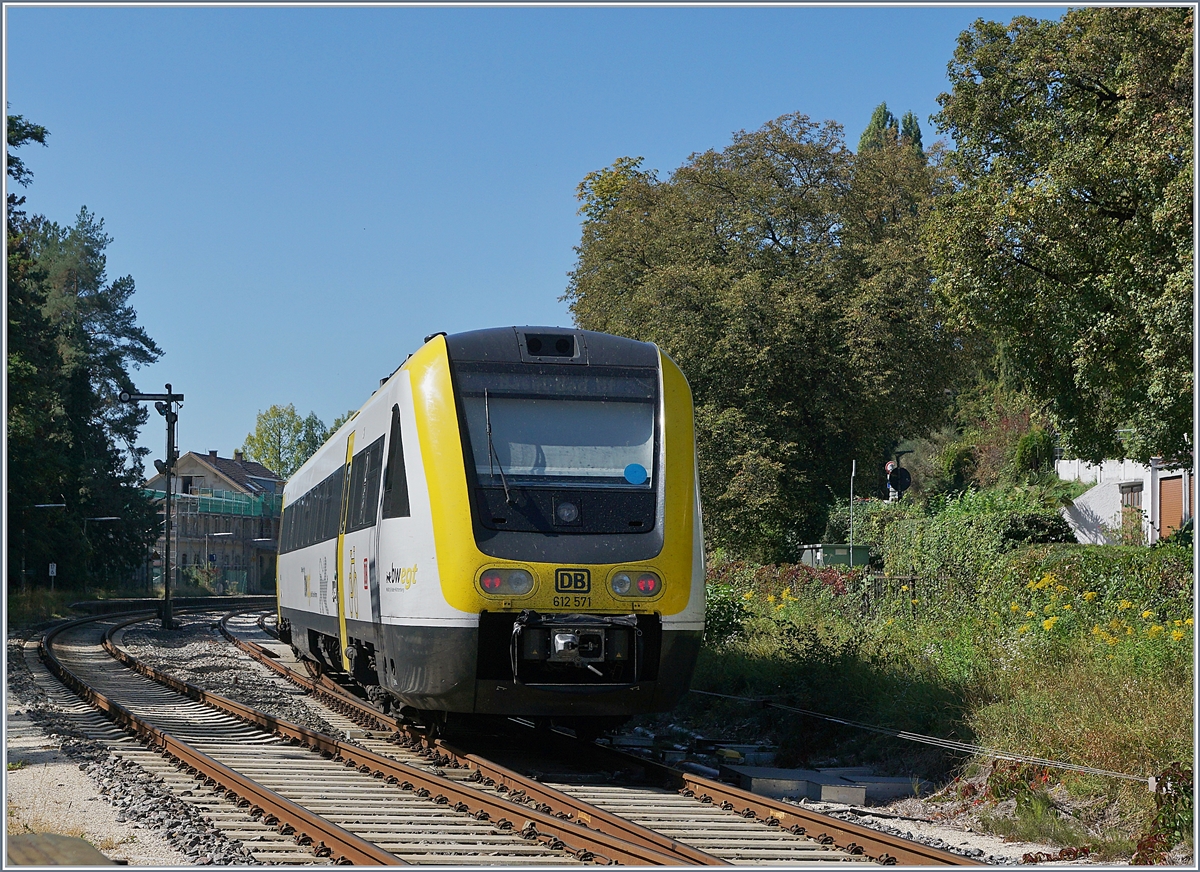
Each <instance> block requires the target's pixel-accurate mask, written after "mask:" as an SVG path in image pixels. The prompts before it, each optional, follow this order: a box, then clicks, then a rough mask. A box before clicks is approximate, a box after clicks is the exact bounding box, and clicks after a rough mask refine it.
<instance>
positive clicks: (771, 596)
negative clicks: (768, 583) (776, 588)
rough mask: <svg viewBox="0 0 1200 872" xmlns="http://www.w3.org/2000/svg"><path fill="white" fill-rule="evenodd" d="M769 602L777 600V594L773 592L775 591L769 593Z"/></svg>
mask: <svg viewBox="0 0 1200 872" xmlns="http://www.w3.org/2000/svg"><path fill="white" fill-rule="evenodd" d="M767 602H769V603H773V602H775V594H773V593H769V594H767Z"/></svg>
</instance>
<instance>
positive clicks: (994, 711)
mask: <svg viewBox="0 0 1200 872" xmlns="http://www.w3.org/2000/svg"><path fill="white" fill-rule="evenodd" d="M709 591H710V610H709V616H710V625H709V626H710V632H709V635H708V638H707V640H706V645H705V649H704V651H703V652H702V656H701V659H700V663H699V666H698V669H697V674H696V678H695V679H694V681H693V687H694V688H696V689H699V690H707V691H713V692H718V693H727V694H733V695H737V696H743V697H752V698H756V699H759V698H770V699H772V700H773V701H777V702H781V703H784V704H786V705H790V706H794V707H796V708H801V709H807V710H812V711H819V712H823V713H826V714H829V715H833V716H835V717H841V718H846V719H850V720H856V721H861V722H867V723H870V724H873V725H876V726H880V727H888V728H893V729H900V730H909V731H913V732H920V733H924V734H927V735H932V736H937V737H941V738H951V739H957V740H960V741H966V742H971V743H975V744H978V745H982V746H984V747H987V748H992V749H996V750H1000V751H1007V752H1012V753H1021V754H1027V755H1032V756H1038V757H1045V758H1049V759H1056V760H1062V761H1064V762H1069V763H1074V764H1078V765H1084V766H1089V767H1094V768H1100V769H1106V770H1112V771H1117V772H1123V773H1128V774H1131V775H1138V776H1142V777H1148V776H1151V775H1155V774H1156V773H1159V772H1161V771H1163V770H1164V769H1165V768H1166V767H1167V766H1168V765H1169V764H1170V763H1171V762H1173V761H1176V760H1185V761H1190V760H1191V757H1192V725H1193V711H1192V699H1193V693H1192V690H1193V671H1194V670H1193V661H1192V651H1193V635H1194V618H1193V615H1192V576H1191V557H1190V551H1184V550H1182V549H1179V550H1175V551H1172V550H1169V549H1160V550H1156V551H1150V550H1147V549H1120V548H1099V547H1092V546H1075V545H1054V546H1040V547H1035V548H1028V549H1024V550H1021V551H1018V552H1015V553H1013V554H1010V555H1007V556H1006V557H1004V558H1003V559H1000V560H998V561H995V562H994V563H993V564H992V565H991V566H989V567H988V568H987V571H986V574H985V576H984V583H982V584H976V583H974V582H973V583H971V584H969V585H962V586H955V585H953V584H948V585H947V584H943V585H941V586H939V587H934V586H932V585H930V584H929V583H925V584H921V583H920V582H919V580H916V583H914V580H912V579H896V580H894V581H892V582H891V583H889V584H886V585H882V586H880V585H877V584H876V585H871V584H869V583H868V582H866V581H864V580H863V578H862V576H861V573H858V572H856V573H853V574H851V573H841V572H839V571H837V570H813V569H811V568H808V567H795V566H782V567H774V566H770V567H758V566H754V565H751V564H746V563H739V562H734V561H728V560H723V559H721V558H720V556H718V557H717V559H715V560H713V561H712V564H711V566H710V575H709ZM868 592H870V594H871V595H870V596H868V595H867V594H868ZM679 713H681V714H683V715H685V716H689V717H691V718H693V719H694V721H695V722H696V723H699V724H700V725H701V726H703V727H705V728H707V729H711V730H714V731H715V730H718V729H725V730H727V729H728V724H729V723H730V722H731V720H730V719H732V722H733V723H737V724H740V727H741V732H742V735H743V737H748V736H755V735H757V736H761V737H769V738H770V739H771V740H772V741H774V742H777V743H779V745H780V746H781V754H780V760H779V762H780V764H781V765H819V764H821V763H826V764H828V763H830V762H832V761H837V762H838V763H840V764H842V765H848V764H849V763H852V762H853V763H863V762H870V763H873V764H875V765H876V766H878V767H879V768H881V769H882V770H884V771H889V772H891V773H892V774H901V775H921V776H923V777H930V776H934V777H936V776H938V775H942V776H946V775H949V774H951V773H953V772H956V771H961V770H962V769H963V768H964V767H965V766H966V765H967V764H969V763H970V762H971V761H969V760H968V759H966V758H964V757H962V756H957V755H953V754H947V753H943V752H940V751H937V750H936V749H930V748H928V747H926V746H921V745H913V744H909V743H904V742H901V741H899V740H896V739H892V738H887V737H882V736H878V735H875V734H871V733H867V732H861V731H854V730H848V729H847V728H845V727H841V726H836V725H831V724H829V723H826V722H822V721H820V720H818V719H815V718H812V717H807V716H803V715H797V714H794V713H788V712H781V711H778V710H774V709H755V708H754V707H748V706H747V705H746V704H745V703H744V702H736V701H720V700H717V701H716V702H715V703H714V701H713V699H712V698H711V697H699V698H697V697H696V696H695V695H692V696H691V697H690V698H689V699H688V700H686V701H685V703H684V706H683V707H682V708H681V710H680V712H679ZM977 762H984V761H977ZM1189 765H1190V764H1189ZM1058 776H1061V781H1062V784H1063V785H1064V787H1065V789H1067V790H1068V791H1071V792H1074V793H1076V794H1078V795H1080V796H1086V797H1091V798H1094V799H1096V800H1097V801H1102V804H1104V806H1105V808H1107V809H1108V811H1107V812H1106V814H1108V815H1109V817H1110V820H1109V821H1108V824H1109V825H1110V826H1116V827H1117V828H1118V829H1119V830H1120V831H1122V832H1124V833H1126V834H1127V835H1131V836H1132V835H1136V834H1137V833H1138V832H1144V831H1145V827H1146V826H1147V825H1148V823H1149V819H1150V818H1151V817H1152V816H1153V812H1154V806H1153V802H1152V800H1151V797H1150V795H1149V794H1148V792H1147V791H1146V788H1145V786H1144V785H1142V786H1141V787H1140V788H1139V787H1137V786H1136V785H1134V786H1133V787H1132V788H1130V787H1129V786H1128V785H1127V784H1123V783H1121V782H1113V781H1104V780H1100V781H1098V780H1097V779H1096V778H1094V777H1091V776H1088V777H1084V776H1079V775H1070V774H1063V773H1056V777H1058ZM1030 808H1033V806H1032V805H1031V806H1030ZM1067 829H1070V828H1069V827H1068V828H1067ZM1065 831H1066V830H1064V832H1065Z"/></svg>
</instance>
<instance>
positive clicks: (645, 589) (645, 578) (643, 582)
mask: <svg viewBox="0 0 1200 872" xmlns="http://www.w3.org/2000/svg"><path fill="white" fill-rule="evenodd" d="M637 589H638V593H640V594H641V595H642V596H653V595H654V594H656V593H658V577H657V576H654V575H650V574H649V573H646V574H644V575H639V576H638V580H637Z"/></svg>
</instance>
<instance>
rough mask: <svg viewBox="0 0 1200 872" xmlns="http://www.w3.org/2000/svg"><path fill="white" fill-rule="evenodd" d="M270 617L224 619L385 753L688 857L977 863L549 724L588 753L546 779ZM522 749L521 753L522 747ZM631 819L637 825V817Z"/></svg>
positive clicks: (570, 753) (564, 750) (539, 765)
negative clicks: (293, 636) (400, 750)
mask: <svg viewBox="0 0 1200 872" xmlns="http://www.w3.org/2000/svg"><path fill="white" fill-rule="evenodd" d="M264 618H265V616H264V617H260V618H258V619H257V620H253V619H252V618H251V617H249V616H248V615H241V616H237V617H233V616H231V617H229V618H227V619H226V620H225V621H223V622H222V628H223V632H225V633H226V635H227V637H228V638H230V639H231V640H232V641H234V642H235V644H238V645H239V647H241V648H242V649H243V650H245V651H246V652H247V653H249V654H251V656H254V657H255V658H256V659H258V660H259V661H260V662H263V663H265V665H267V666H269V667H270V668H272V669H273V670H275V671H276V672H278V673H279V674H281V675H285V676H286V677H288V678H289V680H292V681H294V682H295V683H297V684H299V685H300V686H302V687H304V688H305V689H306V690H308V691H309V692H310V693H314V694H315V695H317V696H318V697H320V698H322V699H324V700H326V701H327V702H329V703H330V704H331V705H332V706H333V707H335V708H336V709H337V710H339V711H340V712H341V713H342V714H343V716H346V717H349V718H352V719H353V720H354V721H355V723H357V724H358V725H359V726H360V727H362V728H374V729H375V730H376V731H378V732H373V733H372V732H366V731H364V736H370V737H371V739H372V740H373V741H375V742H378V743H380V744H379V750H380V751H381V752H382V753H395V751H391V752H389V751H388V750H387V749H388V746H389V745H392V747H395V744H396V743H401V744H403V745H406V746H407V747H408V748H409V749H410V750H409V753H410V754H411V753H412V751H414V750H415V751H417V752H418V753H419V754H420V755H424V757H425V758H426V759H432V760H433V761H435V762H436V763H438V764H441V765H443V766H447V765H452V766H455V767H458V768H459V769H460V771H461V770H467V771H468V772H470V773H471V775H470V777H472V778H475V779H478V780H480V781H483V782H484V783H491V784H492V785H494V787H495V788H496V789H499V790H502V791H504V792H505V793H506V794H507V795H509V796H516V797H517V798H518V799H520V800H521V801H523V802H526V803H531V804H534V805H536V806H538V807H541V808H544V809H546V810H548V811H551V812H552V813H554V814H557V815H562V816H564V817H566V818H568V819H571V820H576V821H580V822H584V823H586V824H587V825H588V826H590V827H597V828H601V829H603V830H604V831H606V832H612V833H615V834H621V835H623V836H625V837H637V838H642V839H645V840H647V843H649V844H654V845H658V846H660V847H664V848H668V847H669V849H670V850H673V851H675V852H679V851H680V848H679V847H678V845H680V844H682V845H684V846H686V847H687V848H689V849H694V850H695V851H696V852H698V853H696V854H692V853H688V859H689V861H690V862H696V863H712V862H714V861H715V862H726V863H735V864H770V865H790V864H800V865H815V864H823V863H829V862H841V863H844V862H846V861H848V860H858V861H861V860H869V861H873V862H876V863H902V864H905V865H910V864H912V865H927V864H932V865H978V864H976V863H975V861H972V860H968V859H966V858H963V857H961V856H959V855H956V854H952V853H950V852H947V851H941V850H938V849H934V848H929V847H927V846H925V845H921V844H919V843H914V842H910V841H906V840H904V839H901V838H898V837H895V836H891V835H888V834H884V833H879V832H877V831H875V830H871V829H869V828H867V827H862V826H857V825H855V824H848V823H844V822H842V821H838V820H836V819H834V818H830V817H827V816H825V815H820V814H818V813H815V812H810V811H808V810H805V809H802V808H799V807H797V806H793V805H789V804H786V803H782V802H776V801H774V800H770V799H765V798H763V797H760V796H756V795H754V794H751V793H748V792H746V791H742V790H740V789H738V788H735V787H731V786H729V785H726V784H723V783H721V782H716V781H711V780H709V779H705V778H701V777H699V776H695V775H691V774H689V773H684V772H680V771H678V770H674V769H670V768H669V767H666V766H662V765H659V764H655V763H651V762H649V761H646V760H643V759H641V758H635V757H631V756H629V755H625V754H621V753H618V752H614V751H611V750H608V749H603V748H600V747H599V746H596V745H592V744H586V745H584V744H582V743H579V742H576V741H574V740H572V739H569V738H567V737H565V736H561V735H557V734H550V735H546V734H541V735H539V736H537V737H536V739H535V738H534V736H531V735H526V736H523V737H521V738H520V739H518V742H519V743H520V744H521V745H522V747H523V748H527V747H528V746H529V745H531V744H534V742H536V743H537V744H539V745H541V746H545V745H546V744H547V740H551V741H550V743H549V744H550V745H557V746H559V747H558V749H557V750H558V753H557V758H558V759H559V761H561V760H563V759H564V758H565V759H568V760H570V759H575V758H578V757H580V756H581V755H582V756H586V757H588V758H590V759H589V760H588V761H587V764H588V765H587V766H585V767H584V771H583V773H582V777H580V775H581V773H579V772H576V773H573V774H574V775H575V778H574V779H571V778H570V777H567V778H562V779H558V778H556V777H555V774H554V773H553V772H549V773H547V772H544V771H543V773H542V774H541V775H540V777H539V778H538V779H532V778H528V777H523V776H521V775H519V774H517V773H516V772H515V771H513V769H512V768H511V767H505V766H502V765H500V764H498V763H496V762H493V760H492V759H490V758H493V757H494V756H495V753H494V752H495V747H494V745H492V746H489V750H488V752H487V755H486V757H485V756H481V755H479V754H471V753H468V752H465V751H463V750H461V749H459V748H457V747H455V746H454V745H451V744H450V743H448V742H445V741H442V740H430V739H429V738H428V737H427V736H425V735H424V734H423V733H422V732H421V731H420V730H419V729H415V728H413V727H412V726H409V725H407V724H405V723H403V722H399V721H396V720H395V719H393V718H389V717H386V716H383V715H382V714H381V713H380V712H378V711H377V710H376V709H375V708H374V707H373V706H371V705H370V704H369V703H366V702H365V701H362V700H360V699H357V698H356V697H354V696H353V695H350V694H347V693H346V692H345V691H344V690H343V689H342V688H340V687H338V686H337V685H335V684H334V683H332V682H330V681H329V679H328V678H323V679H322V680H320V681H314V680H313V679H311V678H309V677H308V676H307V675H305V674H304V673H303V672H301V671H300V668H299V666H298V665H297V664H295V660H294V657H293V656H292V653H291V650H290V649H289V647H288V646H286V645H283V644H281V643H279V642H278V641H277V640H276V639H275V638H274V636H273V635H272V633H271V631H270V629H269V628H268V627H267V626H265V624H264ZM384 737H386V738H384ZM517 757H518V759H521V755H517ZM522 762H523V763H524V765H523V766H522V768H525V769H529V768H534V769H538V770H545V769H546V768H550V769H553V768H554V767H555V764H554V763H553V762H550V761H548V760H547V759H546V758H545V755H543V758H542V759H538V760H535V761H534V762H533V763H530V762H529V761H528V760H523V761H522ZM547 764H549V767H547ZM589 766H590V768H588V767H589ZM560 768H561V765H560ZM566 768H567V769H568V770H570V769H571V768H572V767H570V766H569V765H568V766H567V767H566ZM596 770H600V771H607V772H615V773H620V772H630V771H637V770H641V773H642V780H643V781H644V782H645V783H638V784H628V783H627V784H619V785H618V784H594V783H591V782H592V781H594V778H591V777H589V776H591V775H593V774H594V772H595V771H596ZM631 822H632V823H633V824H634V825H635V827H636V829H635V827H630V823H631ZM664 839H665V840H667V842H666V843H664V842H663V841H662V840H664Z"/></svg>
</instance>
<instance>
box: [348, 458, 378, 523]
mask: <svg viewBox="0 0 1200 872" xmlns="http://www.w3.org/2000/svg"><path fill="white" fill-rule="evenodd" d="M382 466H383V437H382V436H380V437H379V438H378V439H376V440H375V441H374V442H372V443H371V444H370V445H368V446H367V447H366V448H364V449H363V450H362V451H360V452H359V453H358V454H356V455H355V456H354V460H353V462H352V463H351V465H350V475H351V480H350V515H349V518H348V519H347V522H346V532H347V533H349V532H352V531H354V530H362V529H363V528H365V527H370V526H372V525H374V523H375V517H376V512H377V511H378V510H379V473H380V471H381V467H382Z"/></svg>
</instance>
